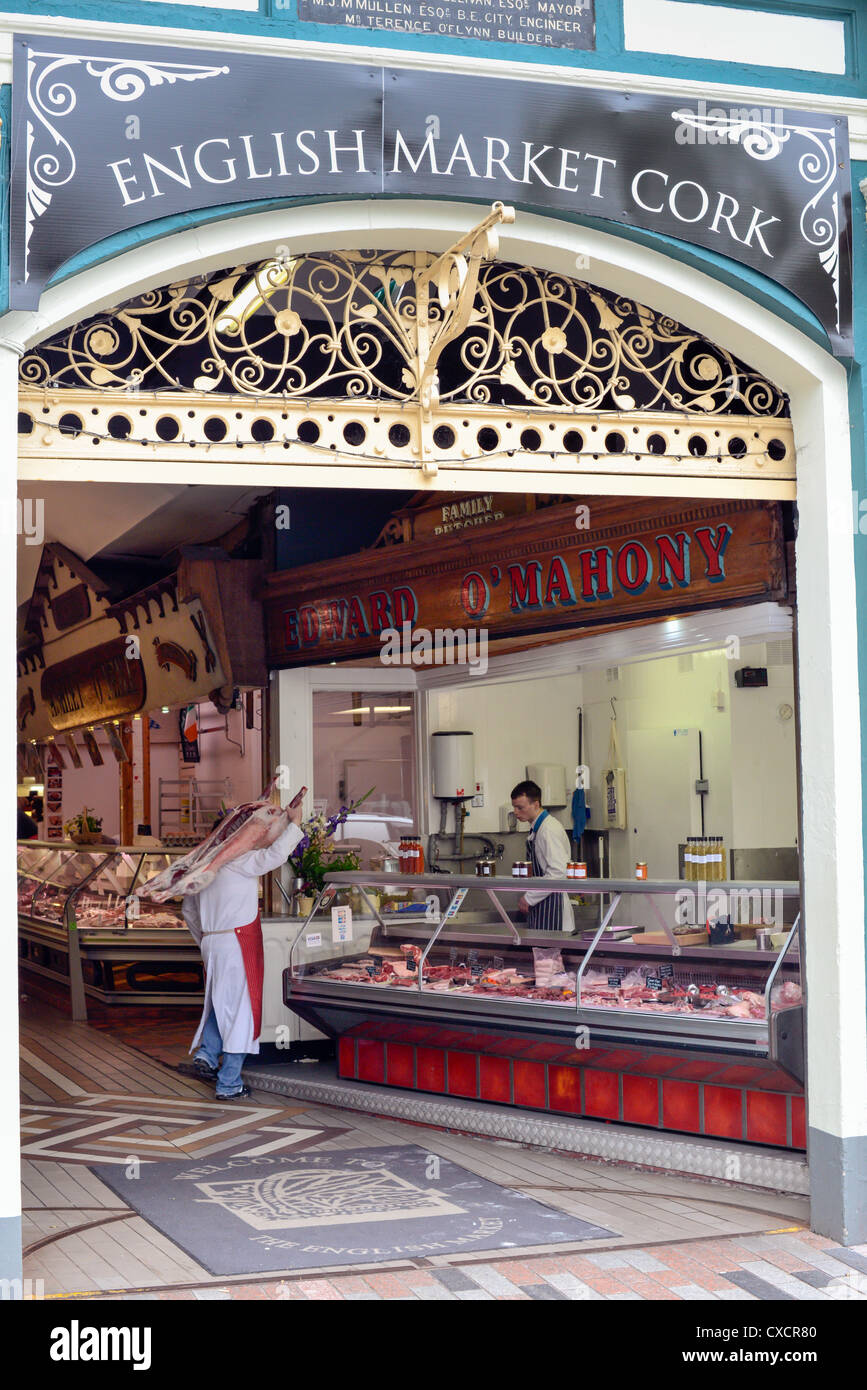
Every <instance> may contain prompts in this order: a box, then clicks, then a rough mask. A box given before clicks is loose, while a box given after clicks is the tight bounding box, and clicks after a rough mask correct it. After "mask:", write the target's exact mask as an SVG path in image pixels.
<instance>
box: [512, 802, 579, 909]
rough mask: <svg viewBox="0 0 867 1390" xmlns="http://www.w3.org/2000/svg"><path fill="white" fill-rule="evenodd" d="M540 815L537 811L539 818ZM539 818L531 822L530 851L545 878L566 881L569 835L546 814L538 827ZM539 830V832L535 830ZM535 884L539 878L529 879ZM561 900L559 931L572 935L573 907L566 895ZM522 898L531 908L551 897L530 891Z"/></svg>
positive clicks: (543, 891)
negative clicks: (531, 845) (533, 851)
mask: <svg viewBox="0 0 867 1390" xmlns="http://www.w3.org/2000/svg"><path fill="white" fill-rule="evenodd" d="M541 814H542V812H541V811H540V812H539V816H541ZM539 816H537V817H536V819H535V821H534V822H533V828H532V829H531V831H530V837H531V838H532V839H533V848H534V849H535V851H536V858H537V859H538V861H539V865H540V867H541V869H542V873H543V875H544V877H545V878H565V877H566V865H567V864H568V862H569V852H570V846H569V836H568V835H567V834H566V831H565V830H564V829H563V827H562V825H561V824H560V822H559V821H558V820H555V819H554V817H553V816H552V815H551V813H550V812H549V813H548V815H547V816H546V817H545V819H544V820H543V821H542V824H541V825H539ZM537 827H538V829H537ZM530 881H531V882H536V883H538V881H539V880H538V879H535V880H532V879H531V880H530ZM561 896H562V900H563V919H562V930H563V931H564V932H571V931H572V930H573V928H574V926H575V918H574V915H573V913H572V904H571V903H570V901H569V898H568V896H567V894H566V893H563V894H562V895H561ZM524 897H525V898H526V899H527V902H528V903H529V904H530V906H531V907H535V906H536V904H537V903H541V902H543V901H544V900H545V898H549V897H553V894H551V893H546V892H545V890H544V889H539V888H529V889H528V890H527V891H526V892H525V893H524Z"/></svg>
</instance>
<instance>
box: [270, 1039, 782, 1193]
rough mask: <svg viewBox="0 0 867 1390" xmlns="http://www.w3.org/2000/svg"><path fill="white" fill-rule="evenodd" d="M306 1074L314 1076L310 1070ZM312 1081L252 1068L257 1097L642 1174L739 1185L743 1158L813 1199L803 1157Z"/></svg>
mask: <svg viewBox="0 0 867 1390" xmlns="http://www.w3.org/2000/svg"><path fill="white" fill-rule="evenodd" d="M304 1070H305V1071H307V1070H308V1069H307V1068H306V1067H305V1068H304ZM316 1070H317V1071H318V1072H319V1073H320V1074H319V1075H318V1076H315V1077H311V1076H309V1075H308V1076H305V1075H304V1074H303V1073H302V1071H301V1068H300V1066H288V1067H285V1068H284V1067H280V1068H277V1067H246V1068H245V1069H244V1079H245V1081H246V1082H247V1083H248V1084H249V1085H252V1086H255V1088H256V1090H257V1091H269V1092H271V1093H273V1094H276V1095H283V1096H293V1097H295V1098H296V1099H298V1100H306V1101H308V1102H311V1103H316V1104H317V1105H328V1106H331V1107H332V1108H336V1109H342V1110H355V1111H359V1112H361V1113H366V1114H369V1115H380V1116H384V1117H387V1118H389V1119H395V1120H405V1121H409V1122H410V1123H412V1124H417V1125H427V1126H430V1127H431V1128H434V1129H447V1130H457V1131H459V1132H460V1133H461V1134H468V1135H474V1136H477V1137H483V1138H487V1139H506V1140H509V1141H511V1142H512V1143H518V1144H530V1145H533V1146H535V1147H537V1148H545V1149H556V1150H558V1151H559V1152H561V1153H568V1154H574V1155H576V1156H577V1157H581V1158H596V1159H607V1160H609V1161H610V1162H614V1163H626V1164H630V1165H633V1166H638V1167H642V1168H651V1169H658V1170H661V1171H664V1172H669V1173H678V1174H684V1175H687V1176H694V1177H702V1178H715V1179H717V1180H718V1181H723V1182H726V1181H728V1182H731V1181H732V1178H733V1173H732V1157H733V1156H735V1157H736V1158H737V1182H738V1184H739V1185H745V1186H749V1187H759V1188H768V1189H770V1190H772V1191H774V1192H786V1193H795V1194H798V1195H801V1196H805V1195H807V1194H808V1192H809V1170H808V1168H807V1163H806V1160H805V1159H804V1158H803V1157H800V1156H797V1155H792V1154H790V1153H784V1152H778V1151H776V1150H774V1149H762V1148H751V1147H748V1146H747V1145H745V1144H738V1145H737V1146H735V1145H733V1144H732V1143H727V1142H726V1141H725V1140H720V1141H719V1142H716V1141H714V1140H711V1139H703V1138H694V1139H692V1138H689V1137H687V1136H685V1135H671V1134H659V1133H655V1132H653V1131H647V1130H638V1129H631V1128H628V1127H627V1126H625V1125H611V1124H601V1123H598V1122H595V1121H593V1120H568V1119H564V1120H559V1119H553V1118H552V1117H550V1116H548V1115H534V1114H532V1113H531V1112H530V1111H527V1110H515V1109H512V1108H507V1107H505V1106H503V1107H501V1106H495V1105H484V1104H480V1103H479V1102H478V1101H462V1100H457V1099H452V1098H447V1097H443V1096H423V1095H420V1094H419V1093H418V1092H417V1091H414V1092H408V1091H398V1090H391V1089H389V1088H388V1087H384V1086H366V1085H364V1084H363V1083H361V1082H355V1081H340V1080H338V1079H337V1078H336V1077H333V1076H332V1078H331V1079H329V1078H328V1077H327V1076H326V1077H323V1076H322V1074H321V1069H320V1067H319V1066H317V1067H316Z"/></svg>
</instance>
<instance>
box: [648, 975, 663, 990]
mask: <svg viewBox="0 0 867 1390" xmlns="http://www.w3.org/2000/svg"><path fill="white" fill-rule="evenodd" d="M647 988H648V989H662V980H661V979H660V978H659V976H658V975H648V977H647Z"/></svg>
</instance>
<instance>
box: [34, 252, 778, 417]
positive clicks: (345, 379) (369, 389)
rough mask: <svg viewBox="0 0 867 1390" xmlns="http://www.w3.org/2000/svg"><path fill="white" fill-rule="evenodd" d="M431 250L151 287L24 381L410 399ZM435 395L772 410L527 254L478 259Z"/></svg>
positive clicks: (751, 379) (47, 351) (328, 256)
mask: <svg viewBox="0 0 867 1390" xmlns="http://www.w3.org/2000/svg"><path fill="white" fill-rule="evenodd" d="M433 261H434V257H433V256H432V255H428V254H426V253H410V252H389V253H382V252H375V251H357V252H328V253H323V254H318V255H312V256H300V257H296V258H285V259H282V260H279V259H278V260H271V261H265V262H262V263H261V264H259V265H257V266H235V267H234V268H232V269H229V270H226V271H221V272H218V273H216V274H214V275H209V276H199V277H196V278H194V279H192V280H186V281H183V282H179V283H176V284H172V285H168V286H166V287H165V288H163V289H161V290H154V291H151V292H149V293H148V294H145V295H142V296H140V297H138V298H137V299H135V300H132V301H130V302H128V303H126V304H123V305H121V306H119V307H118V308H116V309H113V310H111V311H110V312H108V313H102V314H98V315H96V316H94V317H93V318H91V319H88V320H87V321H85V322H83V323H80V324H76V325H74V326H73V327H72V328H69V329H67V330H65V331H64V332H62V333H59V334H57V335H55V337H53V338H51V339H50V340H49V341H47V342H45V343H43V344H41V345H40V346H39V347H38V348H35V349H33V350H32V351H30V352H28V353H27V354H26V355H25V356H24V357H23V359H22V362H21V367H20V379H21V383H22V385H24V386H28V387H35V388H39V387H44V386H48V387H50V388H52V389H54V388H63V387H75V388H78V389H81V388H85V389H90V390H93V389H96V390H97V391H100V392H109V393H116V394H121V393H126V392H137V391H146V392H184V393H190V392H196V393H201V394H214V395H230V396H246V397H257V398H265V397H277V398H281V397H282V398H284V399H295V400H312V399H317V398H330V399H340V398H343V399H357V398H360V397H365V398H372V399H374V400H376V399H381V400H383V401H392V402H395V403H411V402H414V401H416V400H417V399H418V391H419V382H420V377H421V372H422V368H423V354H422V353H421V351H420V344H419V307H420V306H419V295H420V294H423V295H424V296H425V301H424V305H423V308H424V309H425V311H426V313H425V314H424V315H423V317H424V319H425V325H426V327H425V331H426V333H429V332H431V331H435V330H436V327H437V325H438V324H441V323H442V321H443V314H444V313H445V312H446V310H445V309H444V308H443V306H442V302H441V300H440V299H439V298H438V296H437V293H436V291H435V287H434V286H433V285H432V284H431V283H430V282H429V280H427V279H425V278H422V277H423V276H424V272H425V271H426V270H427V269H428V268H429V267H430V266H431V264H432V263H433ZM437 365H438V376H439V400H440V402H441V403H442V404H444V405H445V404H449V405H452V406H460V405H461V404H462V403H466V404H468V405H469V404H474V405H480V406H484V405H486V404H487V405H491V406H493V407H500V408H503V407H510V406H511V407H515V408H520V409H521V410H527V409H528V408H529V409H530V410H532V409H534V408H535V409H539V410H542V411H546V410H548V411H550V410H551V409H565V410H567V411H571V412H574V413H576V414H581V413H592V412H605V413H610V412H618V411H619V412H624V411H677V412H689V413H691V414H693V415H710V416H717V415H742V416H743V415H755V416H780V417H785V416H787V415H788V413H789V412H788V401H787V399H786V397H785V396H784V395H783V394H782V393H781V392H780V391H779V390H778V389H777V388H776V387H775V386H774V385H773V384H772V383H771V382H769V381H767V380H766V379H765V378H764V377H762V376H761V375H760V374H759V373H757V372H755V371H753V370H752V369H751V368H750V367H748V366H747V365H746V364H745V363H743V362H741V361H740V360H739V359H738V358H736V357H734V356H733V355H732V354H731V353H729V352H727V351H726V350H725V349H723V348H721V347H719V346H718V345H716V344H714V343H711V342H710V341H709V340H707V339H705V338H703V337H701V336H700V335H698V334H696V333H694V332H692V331H691V330H690V329H689V328H686V327H684V326H683V325H682V324H679V323H677V322H676V321H675V320H673V319H671V318H667V317H665V316H664V315H661V314H658V313H656V312H655V311H654V310H653V309H650V308H648V307H647V306H646V305H643V304H639V303H637V302H635V301H633V300H630V299H626V298H625V297H623V296H618V295H614V294H611V293H610V292H609V291H607V290H602V289H599V288H597V287H595V286H593V285H589V284H587V283H585V282H583V281H580V280H576V279H571V278H569V277H566V276H561V275H556V274H553V273H548V272H544V271H539V270H534V269H532V268H530V267H527V266H518V265H510V264H505V263H502V262H493V263H491V264H487V265H485V266H483V267H482V269H481V272H480V275H479V283H478V289H477V291H476V295H475V299H474V301H473V304H472V309H471V311H470V314H469V320H468V322H467V325H466V327H465V328H464V330H463V332H462V333H460V335H459V336H458V337H456V338H455V339H454V340H453V341H452V342H450V343H448V345H447V346H446V347H445V348H444V349H443V351H442V355H441V356H440V357H439V361H438V364H437Z"/></svg>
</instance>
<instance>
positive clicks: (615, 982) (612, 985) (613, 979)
mask: <svg viewBox="0 0 867 1390" xmlns="http://www.w3.org/2000/svg"><path fill="white" fill-rule="evenodd" d="M608 988H609V989H619V988H620V976H619V975H609V976H608Z"/></svg>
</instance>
